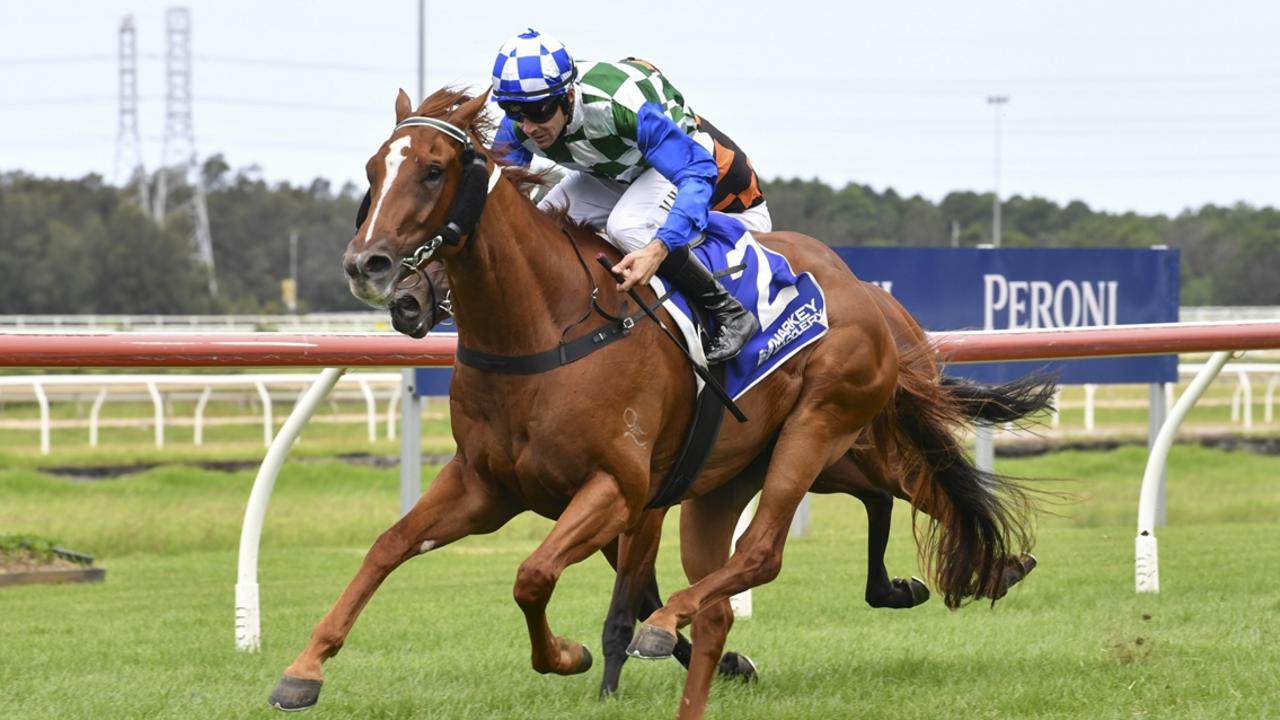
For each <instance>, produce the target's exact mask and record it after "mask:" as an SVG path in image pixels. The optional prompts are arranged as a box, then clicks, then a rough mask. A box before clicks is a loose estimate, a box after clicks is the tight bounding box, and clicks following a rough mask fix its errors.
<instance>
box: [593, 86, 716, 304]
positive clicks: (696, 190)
mask: <svg viewBox="0 0 1280 720" xmlns="http://www.w3.org/2000/svg"><path fill="white" fill-rule="evenodd" d="M636 140H637V142H638V144H639V147H640V151H641V152H642V153H643V154H644V158H645V160H646V161H648V163H649V164H650V165H652V166H653V168H654V169H655V170H657V171H658V172H659V173H661V174H662V176H663V177H665V178H666V179H668V180H670V181H671V184H673V185H675V186H676V197H675V200H674V202H673V203H672V206H671V211H670V213H668V214H667V220H666V222H665V223H663V224H662V227H660V228H658V232H657V233H656V235H657V237H656V238H655V239H654V242H651V243H649V244H648V245H646V246H645V247H643V248H640V249H639V250H636V251H634V252H631V253H628V254H627V256H626V257H624V258H622V260H621V261H620V262H619V263H618V264H617V265H615V266H614V268H613V270H614V272H616V273H619V274H620V275H622V276H623V278H624V281H623V282H622V284H621V285H619V287H620V288H621V289H622V290H629V289H631V288H632V287H635V286H636V285H641V284H645V283H648V282H649V280H650V278H652V277H653V276H654V274H655V273H656V272H657V271H658V266H659V265H661V264H662V261H663V260H664V259H665V258H666V257H667V254H668V253H669V252H670V251H671V250H675V249H676V248H679V247H683V246H685V245H688V244H689V243H690V242H691V241H692V240H693V238H694V237H696V236H697V235H698V233H700V232H702V230H703V229H704V228H705V227H706V226H707V210H708V207H709V206H710V205H711V192H712V190H713V189H714V187H715V182H716V178H717V177H718V174H719V171H718V168H717V167H716V162H715V159H713V158H712V157H711V153H709V152H707V150H706V148H704V147H702V146H701V145H699V144H698V143H696V142H694V140H693V138H691V137H689V136H688V135H686V134H685V132H684V131H683V130H681V129H680V127H679V126H678V125H676V124H675V122H674V121H673V120H672V119H671V118H670V117H668V116H667V114H666V113H664V112H662V109H661V108H660V107H658V106H657V105H656V104H653V103H646V104H645V105H643V106H642V107H641V108H640V112H639V113H638V114H637V115H636Z"/></svg>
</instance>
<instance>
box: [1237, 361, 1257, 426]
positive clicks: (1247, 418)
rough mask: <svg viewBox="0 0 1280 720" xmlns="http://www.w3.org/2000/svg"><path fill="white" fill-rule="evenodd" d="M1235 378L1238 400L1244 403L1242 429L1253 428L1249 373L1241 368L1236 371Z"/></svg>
mask: <svg viewBox="0 0 1280 720" xmlns="http://www.w3.org/2000/svg"><path fill="white" fill-rule="evenodd" d="M1236 380H1237V381H1238V382H1239V383H1240V401H1241V402H1242V403H1244V429H1245V430H1252V429H1253V384H1252V383H1250V382H1249V373H1248V371H1247V370H1244V369H1243V368H1241V369H1240V370H1237V371H1236Z"/></svg>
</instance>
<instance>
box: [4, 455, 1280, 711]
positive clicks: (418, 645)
mask: <svg viewBox="0 0 1280 720" xmlns="http://www.w3.org/2000/svg"><path fill="white" fill-rule="evenodd" d="M1144 458H1145V452H1144V451H1143V450H1142V449H1141V448H1122V449H1119V450H1116V451H1113V452H1104V453H1080V452H1064V453H1056V454H1053V455H1049V456H1045V457H1041V458H1034V459H1026V460H1017V461H1014V460H1004V459H1001V460H999V461H998V466H999V469H1001V470H1002V471H1005V472H1010V473H1015V474H1019V475H1023V476H1028V477H1037V478H1043V477H1059V478H1064V479H1063V480H1060V481H1053V482H1043V481H1038V482H1037V486H1039V487H1044V488H1046V489H1054V490H1065V491H1067V492H1070V493H1073V494H1074V495H1075V496H1076V497H1077V498H1078V499H1077V500H1076V501H1075V502H1074V503H1072V504H1070V505H1065V506H1057V507H1055V508H1052V510H1053V512H1054V513H1056V514H1052V515H1050V514H1045V515H1042V516H1041V520H1040V523H1039V544H1038V546H1037V548H1036V553H1037V555H1038V557H1039V559H1040V563H1041V564H1040V567H1039V568H1038V569H1037V570H1036V571H1035V573H1033V574H1032V575H1031V577H1030V578H1029V579H1028V580H1027V582H1026V583H1024V584H1023V585H1022V586H1020V587H1019V588H1018V589H1017V590H1015V591H1014V592H1013V593H1012V594H1011V595H1010V596H1009V597H1008V598H1006V599H1005V600H1002V601H1001V602H1000V603H999V604H998V605H997V606H996V607H995V608H994V609H990V608H988V607H987V606H985V605H970V606H968V607H965V608H963V609H961V610H960V611H957V612H949V611H947V610H946V609H944V608H943V607H942V605H941V603H940V602H939V601H938V600H937V599H936V598H935V599H933V600H931V601H930V602H929V603H928V604H926V605H924V606H923V607H920V608H916V609H914V610H910V611H888V610H872V609H870V608H867V607H866V605H865V604H864V603H863V602H862V600H861V597H862V585H863V581H864V578H865V519H864V516H863V513H862V510H861V507H860V506H859V505H858V504H857V503H856V501H853V500H851V499H849V498H844V497H835V498H832V497H816V498H814V501H813V516H812V517H813V529H814V531H813V533H812V534H811V535H810V536H809V537H806V538H802V539H793V540H792V541H791V542H790V543H788V547H787V554H786V561H785V567H784V568H783V572H782V575H781V576H780V577H779V578H778V580H777V581H775V582H774V583H772V584H770V585H767V586H765V587H762V588H758V589H757V590H756V591H755V597H754V601H755V617H754V618H752V619H750V620H740V621H738V623H737V624H736V625H735V628H734V631H733V634H732V635H731V637H730V643H729V644H730V647H731V648H734V649H738V650H741V651H745V652H747V653H749V654H750V655H751V656H752V657H753V658H755V660H756V661H757V662H758V664H759V666H760V671H761V675H762V679H761V682H760V683H758V684H757V685H754V686H750V687H743V686H737V685H731V684H717V686H716V687H715V688H714V690H713V692H712V697H711V704H710V707H709V717H717V718H767V719H768V720H778V719H781V718H797V719H800V718H804V719H810V718H815V719H816V718H845V717H857V718H867V719H874V718H893V719H895V720H896V719H899V718H903V717H911V718H961V717H965V718H1082V719H1083V718H1090V719H1092V718H1117V719H1118V718H1126V719H1129V718H1214V719H1216V718H1250V719H1253V718H1269V717H1277V716H1280V623H1277V622H1276V617H1277V616H1280V590H1278V589H1277V588H1278V586H1277V584H1276V580H1275V571H1276V570H1277V569H1280V543H1278V542H1276V538H1277V534H1276V533H1277V531H1276V528H1277V526H1278V525H1280V485H1277V484H1276V479H1277V474H1280V459H1277V458H1268V457H1259V456H1255V455H1251V454H1245V453H1226V452H1221V451H1216V450H1207V449H1203V448H1199V447H1196V446H1178V447H1177V448H1175V450H1174V453H1173V456H1172V463H1171V466H1170V468H1171V469H1170V473H1169V525H1168V526H1167V527H1164V528H1161V529H1160V530H1159V531H1158V536H1159V540H1160V556H1161V566H1160V570H1161V584H1162V589H1163V592H1162V593H1161V594H1160V595H1156V596H1152V595H1141V596H1139V595H1136V594H1135V593H1134V592H1133V535H1134V523H1135V513H1136V504H1137V494H1138V486H1139V482H1140V478H1141V474H1142V466H1143V462H1144ZM252 477H253V471H243V472H236V473H220V472H211V471H204V470H199V469H195V468H191V467H186V466H166V467H162V468H156V469H154V470H151V471H148V472H146V473H141V474H138V475H132V476H127V477H121V478H117V479H113V480H104V481H97V482H73V481H68V480H65V479H59V478H54V477H51V476H48V475H45V474H43V473H39V472H37V471H36V470H34V469H33V467H32V466H29V465H26V464H25V463H23V464H12V463H11V464H9V466H8V467H7V468H5V469H0V534H10V533H24V532H25V533H35V534H39V535H41V536H44V537H51V538H56V539H57V540H58V541H59V542H60V543H62V544H63V545H65V546H67V547H70V548H73V549H76V550H81V551H84V552H88V553H90V554H94V555H96V556H97V557H98V562H97V564H98V565H100V566H103V567H106V568H107V570H108V572H107V580H106V582H105V583H103V584H100V585H76V586H29V587H15V588H4V589H0V638H2V639H0V718H5V719H6V720H8V719H13V718H93V719H94V720H99V719H102V718H178V717H181V718H190V717H199V718H253V717H261V718H267V717H278V716H277V715H276V714H275V713H274V711H272V710H270V709H269V708H267V707H266V704H265V699H266V695H267V693H268V692H269V691H270V689H271V687H272V686H273V685H274V683H275V681H276V680H277V678H278V676H279V674H280V671H281V670H282V669H283V668H284V667H285V665H287V664H288V663H289V662H290V661H291V660H292V659H293V657H294V655H296V654H297V652H298V651H299V650H300V649H301V648H302V647H303V645H304V644H305V642H306V638H307V635H308V633H309V632H310V628H311V626H312V625H313V624H314V623H315V622H316V621H317V620H318V619H319V618H320V617H321V615H323V613H324V612H325V611H326V610H327V609H328V607H329V605H330V603H332V601H333V600H334V598H335V597H336V596H337V594H338V592H339V591H340V590H341V588H342V586H343V585H344V584H345V583H346V582H347V581H348V580H349V579H350V576H351V574H352V573H353V572H354V571H355V569H356V567H357V566H358V564H359V562H360V558H361V556H362V555H363V553H364V551H365V549H367V547H368V545H369V543H370V542H371V541H372V540H373V538H374V537H376V535H377V534H378V533H379V532H380V531H381V530H382V529H383V528H384V527H385V526H386V525H387V524H389V523H390V522H391V521H393V520H394V518H395V516H396V506H397V497H398V494H397V493H398V490H397V482H398V481H397V477H396V471H395V470H394V469H392V470H377V469H371V468H366V467H360V466H352V465H348V464H346V463H342V462H337V461H324V460H308V461H296V462H291V463H289V464H288V465H287V466H286V469H285V472H284V473H283V475H282V476H281V478H280V480H279V482H278V484H277V489H276V493H275V495H274V496H273V498H272V502H271V508H270V512H269V514H268V520H267V524H266V527H265V529H264V533H263V555H262V563H261V568H260V581H261V583H262V607H263V620H262V626H263V648H262V651H261V652H260V653H257V654H243V653H239V652H236V651H235V650H234V647H233V608H232V604H233V593H232V590H233V586H234V583H235V572H236V570H235V568H236V547H237V543H238V537H239V525H240V520H241V517H242V515H243V511H244V502H245V499H246V498H247V496H248V491H249V487H250V485H251V483H252ZM673 515H674V513H673ZM674 521H675V518H674V517H673V518H671V519H670V520H669V522H674ZM895 521H896V524H895V528H894V535H893V539H892V541H891V544H890V552H889V558H888V561H889V567H890V572H892V573H894V574H898V575H907V574H910V573H912V572H914V571H915V559H914V554H913V553H914V551H913V546H912V542H911V536H910V528H909V513H908V510H907V508H906V507H905V506H900V507H899V508H898V509H897V516H896V517H895ZM548 527H549V523H548V522H547V521H545V520H542V519H539V518H535V517H530V516H527V515H526V516H521V517H520V518H517V519H516V520H515V521H513V522H512V523H511V524H510V525H509V526H508V527H507V528H504V529H503V530H502V531H500V532H498V533H495V534H493V535H489V536H484V537H478V538H470V539H468V540H466V541H464V542H462V543H459V544H458V545H455V546H451V547H448V548H445V549H442V550H440V551H438V552H435V553H432V554H431V555H429V556H427V557H425V558H420V559H417V560H415V561H413V562H411V563H409V564H408V565H406V566H405V567H404V568H402V569H401V570H399V571H398V572H396V573H395V574H393V575H392V577H391V578H390V579H388V581H387V582H386V583H385V584H384V585H383V587H382V589H381V590H380V591H379V593H378V595H377V596H376V597H375V598H374V600H373V601H372V602H371V603H370V605H369V607H368V608H367V610H366V611H365V613H364V615H363V616H362V617H361V620H360V622H359V623H358V624H357V625H356V628H355V630H354V631H353V633H352V635H351V637H350V638H349V640H348V642H347V645H346V647H345V648H344V650H343V651H342V653H341V654H340V655H339V656H338V657H337V658H335V659H334V660H332V661H331V662H330V663H329V664H328V665H327V666H326V667H327V672H328V675H327V683H326V686H325V689H324V692H323V693H322V695H321V701H320V705H319V706H318V707H317V708H316V709H314V710H313V711H311V714H312V716H313V717H316V718H560V717H575V718H636V717H645V718H647V717H670V716H671V715H672V714H673V713H674V709H675V706H676V702H677V700H678V697H679V690H680V685H681V683H682V680H683V677H682V673H681V671H680V669H679V666H678V665H677V664H676V663H674V661H664V662H656V663H641V662H635V661H633V662H631V663H629V664H628V666H627V669H626V671H625V672H624V674H623V687H622V693H621V695H620V696H619V697H617V698H615V699H613V700H611V701H609V702H607V703H603V704H601V703H599V702H597V701H596V700H595V691H596V686H597V684H598V683H599V677H600V674H599V667H597V668H595V669H593V670H592V671H591V672H589V673H587V674H585V675H583V676H577V677H573V678H560V677H543V676H540V675H537V674H536V673H534V672H533V671H532V670H530V669H529V666H528V641H527V638H526V636H525V631H524V623H523V619H522V617H521V615H520V613H519V611H518V609H517V608H516V606H515V604H514V602H513V601H512V600H511V587H512V583H513V581H514V577H515V570H516V567H517V566H518V565H519V563H520V562H521V560H523V558H524V557H525V556H527V555H528V553H529V552H531V551H532V550H533V548H534V547H535V546H536V544H537V542H538V541H539V540H540V539H541V537H542V536H543V535H544V534H545V532H546V530H547V528H548ZM659 580H660V582H661V584H662V587H663V588H664V591H665V592H668V593H669V592H671V591H673V590H675V589H677V588H678V587H680V585H681V583H680V571H679V563H678V547H677V545H676V544H675V533H674V532H668V534H667V537H666V540H665V542H664V546H663V551H662V555H661V556H660V567H659ZM610 583H611V573H610V571H609V570H608V567H607V566H606V565H605V563H604V562H603V561H602V560H600V559H598V558H591V559H588V560H587V561H585V562H583V563H581V564H580V565H577V566H574V567H573V568H571V569H570V570H569V571H568V572H566V573H565V575H564V576H563V578H562V579H561V581H560V585H559V587H558V589H557V592H556V596H555V599H554V601H553V603H552V605H551V608H550V616H551V621H552V624H553V628H554V629H555V630H556V631H557V632H559V633H562V634H565V635H567V636H570V637H574V638H576V639H579V640H583V641H585V642H586V643H588V644H589V645H590V646H591V647H592V648H593V649H596V650H598V649H599V635H600V624H601V620H602V619H603V616H604V612H605V608H606V606H607V604H608V592H609V588H610Z"/></svg>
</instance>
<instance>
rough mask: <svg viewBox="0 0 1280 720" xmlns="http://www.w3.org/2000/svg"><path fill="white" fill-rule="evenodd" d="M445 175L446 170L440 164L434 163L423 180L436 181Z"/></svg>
mask: <svg viewBox="0 0 1280 720" xmlns="http://www.w3.org/2000/svg"><path fill="white" fill-rule="evenodd" d="M443 176H444V170H442V169H441V168H440V166H439V165H432V166H431V167H429V168H427V174H426V176H425V177H423V182H429V183H430V182H435V181H437V180H439V179H440V178H441V177H443Z"/></svg>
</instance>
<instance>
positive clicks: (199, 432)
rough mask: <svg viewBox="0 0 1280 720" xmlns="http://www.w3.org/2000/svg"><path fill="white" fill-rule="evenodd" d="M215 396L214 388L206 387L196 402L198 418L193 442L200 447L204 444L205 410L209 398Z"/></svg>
mask: <svg viewBox="0 0 1280 720" xmlns="http://www.w3.org/2000/svg"><path fill="white" fill-rule="evenodd" d="M212 394H213V387H212V386H209V385H205V386H204V390H201V391H200V399H199V400H197V401H196V418H195V430H194V435H193V438H192V442H193V443H194V444H195V445H196V447H199V446H201V445H203V444H204V409H205V408H206V407H207V406H208V405H209V396H210V395H212Z"/></svg>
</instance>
